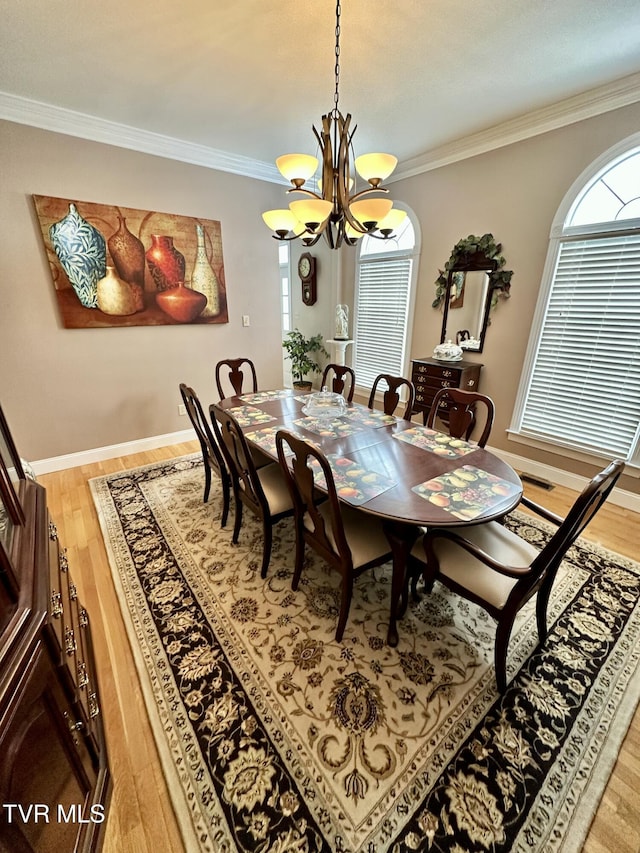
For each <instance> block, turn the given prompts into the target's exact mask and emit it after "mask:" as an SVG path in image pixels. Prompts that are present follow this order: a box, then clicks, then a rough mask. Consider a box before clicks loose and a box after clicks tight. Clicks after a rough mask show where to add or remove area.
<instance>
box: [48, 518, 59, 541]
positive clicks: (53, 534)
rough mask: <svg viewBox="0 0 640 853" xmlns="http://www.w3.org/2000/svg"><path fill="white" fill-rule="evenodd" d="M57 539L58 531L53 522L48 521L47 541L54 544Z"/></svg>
mask: <svg viewBox="0 0 640 853" xmlns="http://www.w3.org/2000/svg"><path fill="white" fill-rule="evenodd" d="M57 538H58V530H57V528H56V526H55V524H54V523H53V521H50V522H49V539H51V541H52V542H55V541H56V539H57Z"/></svg>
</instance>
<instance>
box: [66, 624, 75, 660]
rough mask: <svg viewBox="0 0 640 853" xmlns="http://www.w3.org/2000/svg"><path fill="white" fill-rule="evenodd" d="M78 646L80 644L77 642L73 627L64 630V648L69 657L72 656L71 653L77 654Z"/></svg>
mask: <svg viewBox="0 0 640 853" xmlns="http://www.w3.org/2000/svg"><path fill="white" fill-rule="evenodd" d="M77 648H78V646H77V644H76V638H75V635H74V633H73V628H67V629H66V631H65V632H64V649H65V651H66V653H67V654H68V655H69V657H71V655H75V653H76V649H77Z"/></svg>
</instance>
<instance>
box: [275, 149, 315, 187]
mask: <svg viewBox="0 0 640 853" xmlns="http://www.w3.org/2000/svg"><path fill="white" fill-rule="evenodd" d="M276 166H277V167H278V170H279V172H280V174H281V175H282V176H283V177H284V178H286V179H287V180H288V181H291V183H292V184H293V185H294V187H301V186H302V185H303V184H304V182H305V181H308V180H309V178H310V177H311V176H312V175H313V174H314V172H315V171H316V169H317V168H318V158H317V157H312V156H311V154H283V155H282V157H278V159H277V160H276Z"/></svg>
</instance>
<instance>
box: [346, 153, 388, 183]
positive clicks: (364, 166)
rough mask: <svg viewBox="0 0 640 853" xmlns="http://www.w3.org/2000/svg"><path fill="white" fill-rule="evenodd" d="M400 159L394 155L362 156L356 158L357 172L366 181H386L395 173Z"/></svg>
mask: <svg viewBox="0 0 640 853" xmlns="http://www.w3.org/2000/svg"><path fill="white" fill-rule="evenodd" d="M397 163H398V158H397V157H394V156H393V154H361V155H360V157H356V160H355V166H356V171H357V173H358V174H359V175H360V177H361V178H364V179H365V181H369V182H371V181H378V182H380V181H384V179H385V178H388V177H389V175H390V174H391V173H392V172H393V170H394V169H395V167H396V165H397Z"/></svg>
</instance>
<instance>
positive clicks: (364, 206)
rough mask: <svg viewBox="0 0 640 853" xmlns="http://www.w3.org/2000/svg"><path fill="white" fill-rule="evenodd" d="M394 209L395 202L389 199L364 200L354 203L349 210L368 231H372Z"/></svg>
mask: <svg viewBox="0 0 640 853" xmlns="http://www.w3.org/2000/svg"><path fill="white" fill-rule="evenodd" d="M392 207H393V202H392V201H391V199H388V198H363V199H360V200H359V201H354V202H353V204H352V205H351V206H350V207H349V210H350V211H351V213H352V214H353V216H354V217H355V218H356V219H357V220H358V222H361V223H362V225H363V226H364V227H365V228H366V230H367V231H371V230H373V228H374V227H375V226H377V224H378V222H380V220H381V219H384V217H385V216H386V215H387V214H388V213H389V211H390V210H391V208H392Z"/></svg>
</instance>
